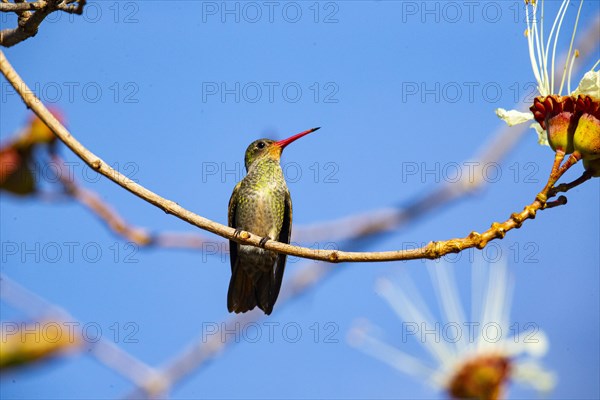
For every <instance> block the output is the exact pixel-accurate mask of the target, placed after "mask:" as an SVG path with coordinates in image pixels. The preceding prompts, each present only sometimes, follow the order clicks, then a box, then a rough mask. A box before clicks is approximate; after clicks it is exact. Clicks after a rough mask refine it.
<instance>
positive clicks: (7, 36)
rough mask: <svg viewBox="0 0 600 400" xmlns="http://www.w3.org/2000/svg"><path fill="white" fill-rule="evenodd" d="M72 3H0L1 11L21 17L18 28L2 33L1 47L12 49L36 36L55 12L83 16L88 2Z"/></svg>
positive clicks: (56, 0) (43, 0)
mask: <svg viewBox="0 0 600 400" xmlns="http://www.w3.org/2000/svg"><path fill="white" fill-rule="evenodd" d="M71 3H73V2H72V1H65V0H40V1H37V2H31V3H28V2H15V3H0V11H2V12H15V13H17V14H18V15H19V21H18V26H17V27H16V28H13V29H11V28H8V29H3V30H2V31H0V46H4V47H11V46H14V45H15V44H17V43H20V42H22V41H23V40H26V39H29V38H30V37H33V36H35V35H36V34H37V32H38V28H39V26H40V24H41V23H42V21H44V19H45V18H46V17H47V16H48V15H50V14H52V13H53V12H54V11H63V12H66V13H69V14H78V15H81V14H82V13H83V7H84V6H85V4H86V0H78V1H77V4H71ZM30 10H35V11H30Z"/></svg>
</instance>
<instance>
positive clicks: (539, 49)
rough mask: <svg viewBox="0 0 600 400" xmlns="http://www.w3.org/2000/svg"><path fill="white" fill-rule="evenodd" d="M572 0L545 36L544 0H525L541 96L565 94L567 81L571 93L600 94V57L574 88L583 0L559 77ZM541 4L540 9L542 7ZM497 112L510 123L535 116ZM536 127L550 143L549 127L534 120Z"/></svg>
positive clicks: (565, 1) (541, 140)
mask: <svg viewBox="0 0 600 400" xmlns="http://www.w3.org/2000/svg"><path fill="white" fill-rule="evenodd" d="M570 2H571V1H570V0H563V1H562V3H561V5H560V7H559V9H558V13H557V15H556V18H555V19H554V22H553V24H552V27H551V29H550V32H549V33H548V35H547V36H544V35H545V28H547V27H545V26H544V0H525V10H526V22H527V29H526V30H525V35H526V36H527V43H528V47H529V58H530V60H531V67H532V69H533V74H534V76H535V79H536V81H537V89H538V92H539V95H540V96H541V97H545V96H550V95H556V96H562V92H563V89H564V87H565V84H566V86H567V94H568V95H575V96H576V95H578V94H587V95H590V96H594V97H600V72H599V71H594V69H595V68H596V67H597V66H598V64H599V63H600V60H598V62H596V64H595V65H594V66H593V67H592V69H591V70H590V71H588V72H587V73H586V74H585V75H584V77H583V79H582V80H581V82H580V83H579V86H578V87H577V89H576V90H575V91H571V72H572V70H573V65H574V63H575V59H576V58H577V57H578V56H579V52H578V51H577V50H573V42H574V40H575V34H576V32H577V25H578V23H579V16H580V14H581V8H582V6H583V0H581V1H580V2H579V8H578V11H577V16H576V19H575V24H574V26H573V33H572V35H571V42H570V44H569V50H568V52H567V58H566V60H567V61H566V62H565V65H564V67H563V71H562V77H561V78H560V83H559V82H558V81H555V76H556V74H555V61H556V47H557V43H558V38H559V34H560V30H561V28H562V25H563V21H564V18H565V15H566V14H567V10H568V8H569V4H570ZM539 3H541V5H540V6H539V7H538V4H539ZM538 8H539V9H540V10H538ZM496 115H497V116H498V117H500V118H501V119H502V120H504V121H505V122H506V123H507V124H508V125H509V126H513V125H517V124H521V123H523V122H526V121H530V120H533V114H532V113H524V112H520V111H517V110H511V111H507V110H505V109H503V108H499V109H497V110H496ZM532 127H534V128H535V129H536V131H537V133H538V137H539V143H540V144H545V145H548V140H547V138H546V133H545V131H544V130H543V129H538V128H539V127H538V126H537V124H533V125H532Z"/></svg>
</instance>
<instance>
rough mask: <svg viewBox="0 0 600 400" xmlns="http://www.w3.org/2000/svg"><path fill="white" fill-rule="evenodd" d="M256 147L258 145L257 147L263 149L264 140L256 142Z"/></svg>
mask: <svg viewBox="0 0 600 400" xmlns="http://www.w3.org/2000/svg"><path fill="white" fill-rule="evenodd" d="M256 147H258V148H259V149H264V148H265V142H258V143H257V144H256Z"/></svg>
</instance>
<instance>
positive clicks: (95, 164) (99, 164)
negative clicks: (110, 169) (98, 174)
mask: <svg viewBox="0 0 600 400" xmlns="http://www.w3.org/2000/svg"><path fill="white" fill-rule="evenodd" d="M91 164H92V168H94V169H95V170H99V169H100V167H102V160H100V159H99V158H97V159H95V160H94V161H92V162H91Z"/></svg>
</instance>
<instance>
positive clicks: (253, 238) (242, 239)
mask: <svg viewBox="0 0 600 400" xmlns="http://www.w3.org/2000/svg"><path fill="white" fill-rule="evenodd" d="M0 70H1V71H2V73H3V74H4V76H5V77H6V79H7V80H8V81H9V82H10V83H11V85H12V86H13V87H14V88H15V90H16V91H17V93H19V95H20V96H21V98H22V99H23V101H24V102H25V104H26V105H27V106H28V107H29V108H31V109H32V110H33V112H34V113H35V114H36V115H37V116H38V117H39V118H40V119H41V120H42V121H43V122H44V123H45V124H46V125H47V126H48V127H49V128H50V129H51V130H52V131H53V132H54V133H55V134H56V136H57V137H58V138H59V139H60V140H61V141H62V142H63V143H64V144H65V145H67V147H69V148H70V149H71V150H72V151H73V152H74V153H75V154H76V155H77V156H78V157H80V158H81V159H82V160H83V161H84V162H85V163H86V164H87V165H89V166H90V167H91V168H92V169H94V170H96V171H98V172H99V173H101V174H102V175H104V176H106V177H107V178H109V179H110V180H112V181H113V182H115V183H117V184H118V185H120V186H121V187H123V188H124V189H126V190H128V191H130V192H131V193H133V194H135V195H136V196H138V197H140V198H141V199H143V200H145V201H147V202H148V203H150V204H153V205H154V206H156V207H158V208H160V209H162V210H163V211H164V212H166V213H168V214H172V215H174V216H176V217H178V218H179V219H181V220H183V221H186V222H188V223H190V224H192V225H195V226H197V227H198V228H201V229H204V230H206V231H209V232H212V233H214V234H217V235H219V236H221V237H224V238H227V239H230V240H234V241H236V242H238V243H241V244H246V245H251V246H255V247H259V246H260V247H263V248H265V249H267V250H271V251H275V252H277V253H284V254H288V255H293V256H297V257H302V258H310V259H314V260H320V261H329V262H335V263H338V262H382V261H398V260H413V259H421V258H427V259H435V258H439V257H441V256H443V255H445V254H448V253H457V252H460V251H462V250H464V249H468V248H472V247H477V248H479V249H481V248H483V247H485V246H486V245H487V243H489V241H491V240H494V239H501V238H503V237H504V235H505V234H506V232H508V231H510V230H511V229H514V228H519V227H520V226H521V224H522V223H523V222H524V221H525V220H527V219H533V218H535V215H536V212H537V210H540V209H544V204H545V201H546V200H547V199H548V193H547V190H546V189H548V188H545V189H544V190H545V191H546V192H544V191H543V192H541V193H540V194H538V196H536V199H535V201H534V202H533V203H532V204H530V205H528V206H526V207H525V208H524V210H523V211H522V212H520V213H515V214H513V215H511V217H510V218H509V219H508V220H506V221H504V222H502V223H498V222H494V223H493V224H492V225H491V227H490V228H489V229H488V230H486V231H484V232H483V233H481V234H480V233H477V232H471V233H470V234H469V235H468V236H466V237H464V238H458V239H450V240H447V241H439V242H430V243H428V244H427V245H426V246H424V247H421V248H418V249H407V250H395V251H382V252H348V251H340V250H319V249H310V248H306V247H299V246H292V245H289V244H285V243H281V242H276V241H271V240H269V241H267V242H266V244H263V243H264V241H263V238H262V237H260V236H257V235H254V234H252V233H250V232H246V231H242V232H241V233H239V232H236V230H235V229H234V228H231V227H228V226H225V225H222V224H219V223H217V222H214V221H211V220H209V219H207V218H204V217H202V216H200V215H198V214H195V213H193V212H191V211H189V210H187V209H185V208H183V207H181V206H179V205H178V204H177V203H175V202H173V201H171V200H168V199H166V198H164V197H161V196H159V195H158V194H156V193H154V192H152V191H150V190H148V189H146V188H145V187H144V186H142V185H140V184H138V183H136V182H134V181H132V180H131V179H129V178H128V177H126V176H125V175H123V174H121V173H120V172H118V171H116V170H114V169H113V168H112V167H110V165H109V164H108V163H106V162H104V161H103V160H102V159H100V158H99V157H98V156H97V155H95V154H94V153H92V152H91V151H89V150H88V149H87V148H86V147H84V146H83V145H82V144H81V143H80V142H79V141H78V140H77V139H75V138H74V137H73V136H72V135H71V133H70V132H69V131H68V130H67V129H66V128H65V127H64V126H63V125H62V124H61V123H60V122H59V121H58V120H57V119H56V118H55V117H54V116H53V115H52V114H51V113H50V112H49V111H48V109H47V108H46V107H45V106H44V104H43V103H42V102H41V101H40V100H39V99H38V98H37V97H36V96H35V95H34V94H33V92H32V91H31V90H30V89H29V88H28V87H27V85H26V84H25V82H24V81H23V80H22V79H21V77H20V76H19V75H18V74H17V72H16V71H15V70H14V68H13V67H12V66H11V65H10V63H9V62H8V60H7V59H6V57H5V55H4V53H3V52H0Z"/></svg>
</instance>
